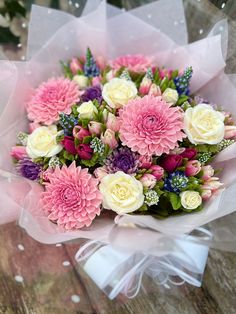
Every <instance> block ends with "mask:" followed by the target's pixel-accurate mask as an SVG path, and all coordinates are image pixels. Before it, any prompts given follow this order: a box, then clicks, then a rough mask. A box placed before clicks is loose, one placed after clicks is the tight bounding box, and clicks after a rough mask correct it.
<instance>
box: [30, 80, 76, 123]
mask: <svg viewBox="0 0 236 314" xmlns="http://www.w3.org/2000/svg"><path fill="white" fill-rule="evenodd" d="M77 101H79V89H78V85H77V84H76V83H75V82H73V81H70V80H69V79H65V78H57V79H54V78H53V79H50V80H48V81H47V82H44V83H42V84H41V85H40V86H39V87H38V88H37V89H36V90H35V92H34V95H33V96H32V98H31V100H30V101H29V102H28V103H27V105H26V109H27V112H28V118H29V120H32V121H34V122H42V123H44V124H46V125H50V124H52V123H54V122H55V121H57V120H58V119H59V113H62V112H63V113H65V114H70V113H71V107H72V105H73V104H74V103H76V102H77Z"/></svg>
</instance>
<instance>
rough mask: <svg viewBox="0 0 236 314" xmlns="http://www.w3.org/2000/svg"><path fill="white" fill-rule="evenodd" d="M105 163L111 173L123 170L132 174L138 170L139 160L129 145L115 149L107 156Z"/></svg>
mask: <svg viewBox="0 0 236 314" xmlns="http://www.w3.org/2000/svg"><path fill="white" fill-rule="evenodd" d="M105 165H106V167H107V170H108V172H109V173H115V172H117V171H123V172H125V173H128V174H131V173H135V171H136V170H137V168H138V165H139V160H138V156H137V154H135V153H134V152H132V151H131V150H130V149H129V148H128V147H120V148H117V149H115V150H114V151H113V153H112V154H111V155H110V156H109V157H108V158H107V160H106V162H105Z"/></svg>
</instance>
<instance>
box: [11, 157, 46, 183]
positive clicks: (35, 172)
mask: <svg viewBox="0 0 236 314" xmlns="http://www.w3.org/2000/svg"><path fill="white" fill-rule="evenodd" d="M17 170H18V172H19V174H20V175H22V176H23V177H25V178H27V179H29V180H33V181H34V180H37V179H39V176H40V172H41V166H40V165H39V164H36V163H34V162H33V161H31V160H30V159H29V158H24V159H22V160H19V162H18V164H17Z"/></svg>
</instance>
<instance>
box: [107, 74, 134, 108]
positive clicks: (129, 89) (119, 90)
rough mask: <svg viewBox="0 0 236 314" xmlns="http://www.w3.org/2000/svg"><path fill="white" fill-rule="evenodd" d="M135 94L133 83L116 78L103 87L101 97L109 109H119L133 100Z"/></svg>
mask: <svg viewBox="0 0 236 314" xmlns="http://www.w3.org/2000/svg"><path fill="white" fill-rule="evenodd" d="M137 93H138V91H137V88H136V85H135V84H134V83H133V82H131V81H127V80H125V79H121V78H117V77H116V78H113V79H112V80H110V82H108V83H106V84H105V85H104V86H103V90H102V97H103V99H104V100H105V101H106V102H107V103H108V105H109V106H110V107H111V108H121V107H123V106H124V105H126V104H127V102H128V101H129V100H131V99H133V98H135V97H136V95H137Z"/></svg>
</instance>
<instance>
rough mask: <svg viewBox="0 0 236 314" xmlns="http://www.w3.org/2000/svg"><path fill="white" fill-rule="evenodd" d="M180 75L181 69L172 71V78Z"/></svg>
mask: <svg viewBox="0 0 236 314" xmlns="http://www.w3.org/2000/svg"><path fill="white" fill-rule="evenodd" d="M178 75H179V70H174V71H172V73H171V78H172V79H175V78H176V77H177V76H178Z"/></svg>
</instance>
